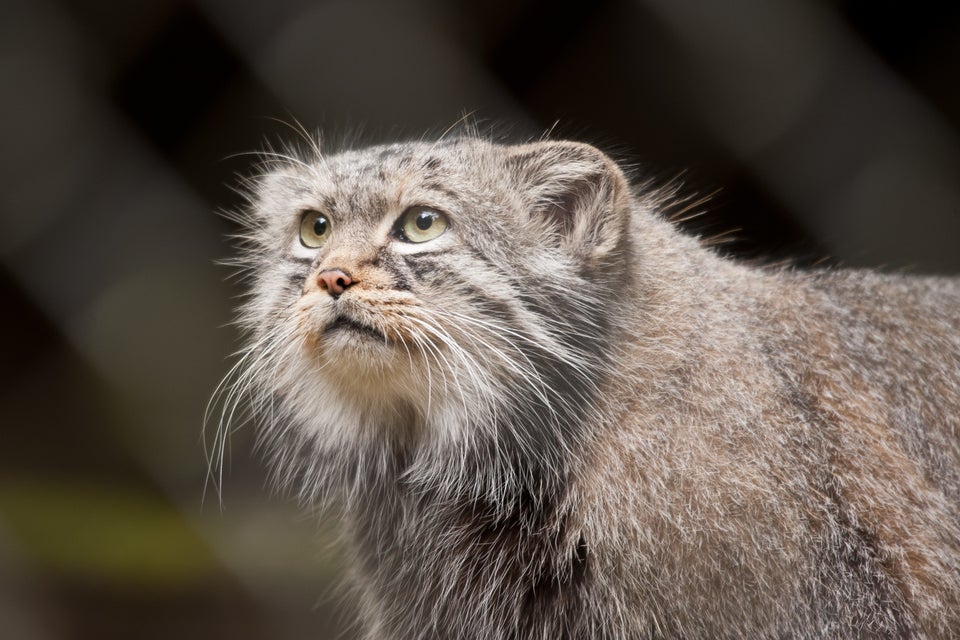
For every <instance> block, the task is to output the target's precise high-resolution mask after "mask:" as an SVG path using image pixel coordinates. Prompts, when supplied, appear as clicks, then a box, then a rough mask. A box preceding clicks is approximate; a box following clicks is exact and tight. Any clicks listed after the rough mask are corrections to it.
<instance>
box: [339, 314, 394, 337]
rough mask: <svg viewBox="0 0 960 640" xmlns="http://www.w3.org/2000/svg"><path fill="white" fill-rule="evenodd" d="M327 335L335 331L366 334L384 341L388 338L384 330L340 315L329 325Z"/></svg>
mask: <svg viewBox="0 0 960 640" xmlns="http://www.w3.org/2000/svg"><path fill="white" fill-rule="evenodd" d="M324 332H325V333H326V334H327V335H332V334H334V333H352V334H357V335H362V336H366V337H368V338H375V339H377V340H380V341H383V340H386V336H385V335H384V333H383V332H382V331H379V330H377V329H374V328H373V327H371V326H370V325H367V324H364V323H362V322H358V321H356V320H354V319H353V318H348V317H347V316H343V315H338V316H337V317H336V318H334V319H333V322H331V323H330V324H328V325H327V328H326V329H325V330H324Z"/></svg>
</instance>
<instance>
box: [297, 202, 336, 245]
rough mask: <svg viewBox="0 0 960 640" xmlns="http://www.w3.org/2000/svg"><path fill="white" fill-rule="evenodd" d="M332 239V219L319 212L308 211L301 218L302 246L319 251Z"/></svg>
mask: <svg viewBox="0 0 960 640" xmlns="http://www.w3.org/2000/svg"><path fill="white" fill-rule="evenodd" d="M329 237H330V218H328V217H327V216H325V215H324V214H322V213H320V212H319V211H307V212H306V213H304V214H303V217H302V218H300V244H302V245H303V246H305V247H307V248H308V249H319V248H320V247H322V246H323V243H324V242H326V241H327V238H329Z"/></svg>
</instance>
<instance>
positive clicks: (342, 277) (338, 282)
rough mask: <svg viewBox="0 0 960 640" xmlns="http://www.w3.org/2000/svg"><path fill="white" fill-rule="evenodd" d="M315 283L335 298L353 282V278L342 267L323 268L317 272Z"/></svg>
mask: <svg viewBox="0 0 960 640" xmlns="http://www.w3.org/2000/svg"><path fill="white" fill-rule="evenodd" d="M317 284H318V285H320V288H321V289H323V290H324V291H328V292H329V293H330V295H332V296H333V297H334V298H336V297H337V296H339V295H340V294H341V293H343V292H344V290H346V288H347V287H349V286H350V285H351V284H353V280H351V279H350V276H349V275H347V272H346V271H343V270H342V269H324V270H323V271H321V272H320V273H318V274H317Z"/></svg>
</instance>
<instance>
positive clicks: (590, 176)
mask: <svg viewBox="0 0 960 640" xmlns="http://www.w3.org/2000/svg"><path fill="white" fill-rule="evenodd" d="M507 163H508V167H509V168H510V170H511V173H512V174H513V175H514V176H516V177H517V180H518V186H519V188H520V192H521V193H523V194H524V197H525V198H526V199H527V202H526V203H525V204H526V206H527V210H528V211H529V212H530V215H531V217H534V218H537V219H539V220H541V221H543V222H544V223H545V224H546V225H547V227H548V229H549V231H550V234H551V235H552V236H553V237H555V238H556V239H557V240H558V242H559V245H560V246H561V247H563V248H565V249H567V250H569V251H572V252H574V253H576V254H579V255H582V256H583V257H586V258H589V259H592V260H597V259H600V258H603V257H605V256H607V255H609V254H610V253H611V252H613V251H615V250H616V249H617V248H618V247H619V246H620V244H621V239H622V238H623V236H624V233H625V230H626V226H627V219H628V217H629V209H630V187H629V184H628V182H627V179H626V177H625V176H624V175H623V172H622V171H620V168H619V167H617V165H616V164H615V163H614V162H613V160H611V159H610V158H609V157H608V156H606V155H605V154H604V153H603V152H601V151H600V150H598V149H596V148H594V147H592V146H590V145H588V144H583V143H579V142H537V143H532V144H526V145H520V146H517V147H514V148H513V149H512V151H511V153H510V155H509V156H508V157H507Z"/></svg>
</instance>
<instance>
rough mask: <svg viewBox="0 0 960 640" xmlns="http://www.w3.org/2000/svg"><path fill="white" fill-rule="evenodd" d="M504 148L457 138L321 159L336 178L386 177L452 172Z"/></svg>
mask: <svg viewBox="0 0 960 640" xmlns="http://www.w3.org/2000/svg"><path fill="white" fill-rule="evenodd" d="M501 151H502V149H501V148H500V147H497V146H495V145H493V144H490V143H488V142H485V141H483V140H476V139H462V138H461V139H454V140H449V141H439V142H416V143H398V144H390V145H380V146H374V147H368V148H365V149H356V150H350V151H344V152H341V153H338V154H334V155H332V156H323V157H320V158H318V159H317V161H316V164H318V165H319V168H320V170H321V171H327V172H329V173H330V174H331V177H333V178H340V179H344V178H349V177H352V176H362V177H364V178H369V177H370V174H372V173H376V174H377V175H378V176H381V177H382V178H387V177H394V176H405V175H409V174H416V173H420V174H431V173H451V172H456V170H457V169H460V168H465V167H466V166H467V165H468V164H470V165H472V164H473V163H476V162H478V161H483V160H490V161H493V160H495V159H497V158H498V157H499V156H500V155H501Z"/></svg>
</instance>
